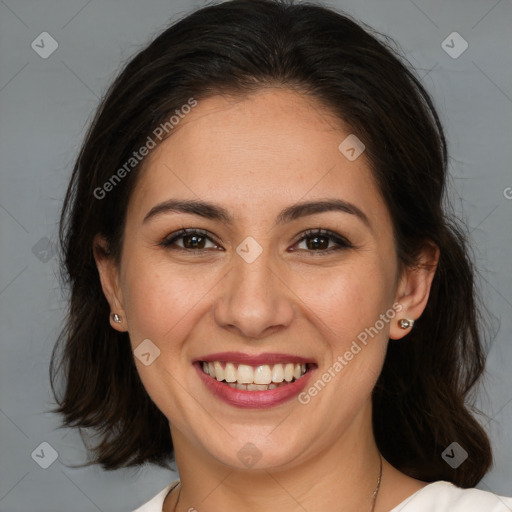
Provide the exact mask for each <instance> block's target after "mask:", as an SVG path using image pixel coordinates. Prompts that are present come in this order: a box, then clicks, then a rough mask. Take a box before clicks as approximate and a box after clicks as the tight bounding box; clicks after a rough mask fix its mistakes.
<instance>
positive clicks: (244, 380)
mask: <svg viewBox="0 0 512 512" xmlns="http://www.w3.org/2000/svg"><path fill="white" fill-rule="evenodd" d="M217 380H219V379H217ZM236 380H237V381H238V382H239V383H240V384H252V383H253V382H254V370H253V369H252V366H249V365H247V364H239V365H238V376H237V379H236Z"/></svg>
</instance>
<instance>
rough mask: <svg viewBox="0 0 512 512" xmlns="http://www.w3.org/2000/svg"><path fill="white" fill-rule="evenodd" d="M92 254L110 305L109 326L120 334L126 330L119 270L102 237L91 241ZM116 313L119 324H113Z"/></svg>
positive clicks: (98, 236)
mask: <svg viewBox="0 0 512 512" xmlns="http://www.w3.org/2000/svg"><path fill="white" fill-rule="evenodd" d="M93 253H94V260H95V262H96V267H97V268H98V273H99V275H100V281H101V287H102V289H103V293H104V295H105V298H106V299H107V301H108V303H109V305H110V312H111V313H110V325H111V326H112V327H113V328H114V329H116V330H117V331H120V332H125V331H126V330H127V325H126V315H125V311H124V306H123V294H122V292H121V287H120V285H119V268H118V265H117V263H116V262H115V259H114V258H113V256H112V255H111V254H110V249H109V243H108V242H107V240H106V239H105V237H104V236H102V235H96V236H95V237H94V241H93ZM114 313H116V314H117V315H118V316H119V318H120V322H115V321H114V319H113V314H114Z"/></svg>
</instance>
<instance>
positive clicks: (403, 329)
mask: <svg viewBox="0 0 512 512" xmlns="http://www.w3.org/2000/svg"><path fill="white" fill-rule="evenodd" d="M438 261H439V248H438V247H437V246H436V245H435V244H433V243H431V242H429V243H427V244H425V246H424V248H423V249H422V251H421V253H420V255H419V259H418V264H417V265H415V266H414V267H405V268H404V270H403V272H402V276H401V279H400V283H399V285H398V289H397V295H396V299H395V300H396V302H398V303H399V304H400V305H401V306H402V309H401V311H400V315H399V316H398V317H397V320H396V322H394V323H393V324H392V325H391V328H390V331H389V337H390V338H391V339H393V340H398V339H401V338H403V337H404V336H406V335H407V334H409V332H411V329H412V328H413V325H414V322H415V321H416V320H417V319H418V318H419V317H420V316H421V315H422V313H423V311H424V310H425V307H426V306H427V302H428V298H429V295H430V288H431V286H432V281H433V280H434V275H435V273H436V269H437V263H438Z"/></svg>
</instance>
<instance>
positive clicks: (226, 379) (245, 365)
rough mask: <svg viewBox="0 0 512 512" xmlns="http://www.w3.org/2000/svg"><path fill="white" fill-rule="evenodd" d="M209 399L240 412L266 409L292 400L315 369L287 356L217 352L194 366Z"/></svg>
mask: <svg viewBox="0 0 512 512" xmlns="http://www.w3.org/2000/svg"><path fill="white" fill-rule="evenodd" d="M194 367H195V368H196V371H197V374H198V376H199V378H200V380H201V381H202V382H203V384H204V385H205V388H206V389H207V390H208V391H209V392H210V393H211V395H212V396H213V397H215V398H216V399H219V400H221V401H223V402H225V403H226V404H228V405H230V406H234V407H237V408H242V409H247V408H250V409H267V408H270V407H275V406H278V405H280V404H284V403H285V402H288V401H290V400H292V399H293V398H294V397H297V395H298V394H299V393H300V392H301V391H302V390H303V389H304V388H305V387H306V386H307V383H308V381H309V380H310V379H311V378H312V375H313V374H314V373H315V372H316V371H317V370H318V365H317V363H316V362H314V361H313V360H312V359H305V358H303V357H299V356H296V355H291V354H276V353H265V354H259V355H250V354H244V353H242V352H222V353H221V352H219V353H216V354H209V355H204V356H202V357H200V358H198V359H196V360H195V362H194Z"/></svg>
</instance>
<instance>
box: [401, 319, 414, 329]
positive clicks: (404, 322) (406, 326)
mask: <svg viewBox="0 0 512 512" xmlns="http://www.w3.org/2000/svg"><path fill="white" fill-rule="evenodd" d="M413 325H414V320H411V319H409V318H402V319H401V320H398V326H399V327H400V329H409V327H412V326H413Z"/></svg>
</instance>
